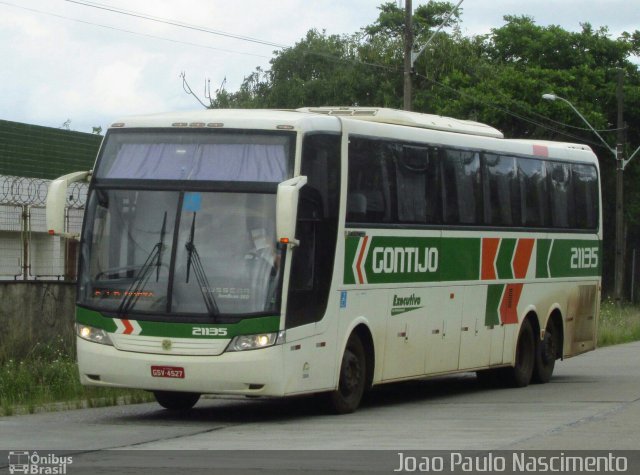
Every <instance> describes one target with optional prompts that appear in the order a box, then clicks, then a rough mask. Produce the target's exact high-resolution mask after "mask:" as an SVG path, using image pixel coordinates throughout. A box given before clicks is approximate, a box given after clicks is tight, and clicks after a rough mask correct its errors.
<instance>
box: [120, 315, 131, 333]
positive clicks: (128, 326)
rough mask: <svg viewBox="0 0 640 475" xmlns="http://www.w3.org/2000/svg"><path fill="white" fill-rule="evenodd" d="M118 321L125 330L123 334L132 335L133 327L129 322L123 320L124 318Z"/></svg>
mask: <svg viewBox="0 0 640 475" xmlns="http://www.w3.org/2000/svg"><path fill="white" fill-rule="evenodd" d="M120 321H121V322H122V324H123V325H124V328H125V330H124V332H123V333H124V334H125V335H131V334H132V333H133V325H131V322H130V321H129V320H125V319H124V318H123V319H122V320H120Z"/></svg>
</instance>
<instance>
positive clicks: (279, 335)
mask: <svg viewBox="0 0 640 475" xmlns="http://www.w3.org/2000/svg"><path fill="white" fill-rule="evenodd" d="M284 342H285V332H283V331H282V332H274V333H260V334H257V335H239V336H236V337H234V338H233V340H231V343H229V346H228V347H227V351H244V350H258V349H260V348H267V347H269V346H273V345H280V344H282V343H284Z"/></svg>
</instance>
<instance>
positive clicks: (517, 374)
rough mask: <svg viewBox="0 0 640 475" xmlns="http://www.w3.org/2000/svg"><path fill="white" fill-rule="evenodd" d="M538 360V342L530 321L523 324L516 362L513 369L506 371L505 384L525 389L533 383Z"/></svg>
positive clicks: (519, 336)
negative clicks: (532, 378)
mask: <svg viewBox="0 0 640 475" xmlns="http://www.w3.org/2000/svg"><path fill="white" fill-rule="evenodd" d="M535 359H536V341H535V338H534V336H533V328H532V327H531V323H530V322H529V320H528V319H526V320H525V321H524V322H522V326H521V327H520V334H519V335H518V345H517V347H516V362H515V365H514V366H513V367H512V368H507V370H506V371H505V376H506V378H505V383H506V384H507V385H508V386H511V387H513V388H523V387H525V386H527V385H528V384H529V383H530V382H531V377H532V375H533V368H534V366H535Z"/></svg>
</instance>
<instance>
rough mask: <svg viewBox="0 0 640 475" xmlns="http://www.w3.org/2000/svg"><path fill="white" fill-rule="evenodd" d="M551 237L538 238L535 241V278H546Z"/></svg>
mask: <svg viewBox="0 0 640 475" xmlns="http://www.w3.org/2000/svg"><path fill="white" fill-rule="evenodd" d="M551 242H552V240H551V239H538V240H537V241H536V279H548V278H549V269H548V267H547V262H548V261H549V251H550V250H551Z"/></svg>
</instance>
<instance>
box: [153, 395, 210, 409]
mask: <svg viewBox="0 0 640 475" xmlns="http://www.w3.org/2000/svg"><path fill="white" fill-rule="evenodd" d="M153 395H154V396H155V398H156V401H158V404H160V405H161V406H162V407H164V408H165V409H169V410H170V411H188V410H189V409H191V408H192V407H193V406H195V404H196V403H197V402H198V400H199V399H200V394H198V393H183V392H177V391H154V392H153Z"/></svg>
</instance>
